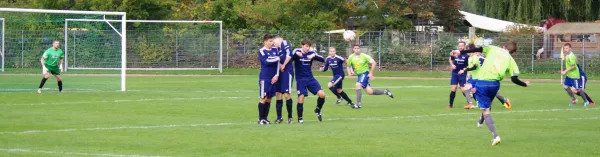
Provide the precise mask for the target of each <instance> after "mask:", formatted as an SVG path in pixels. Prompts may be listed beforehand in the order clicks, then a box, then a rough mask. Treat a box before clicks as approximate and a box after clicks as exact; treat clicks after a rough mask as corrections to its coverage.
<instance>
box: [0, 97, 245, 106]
mask: <svg viewBox="0 0 600 157" xmlns="http://www.w3.org/2000/svg"><path fill="white" fill-rule="evenodd" d="M248 98H254V97H204V98H202V97H201V98H157V99H135V100H101V101H80V102H55V103H35V104H0V106H35V105H70V104H92V103H123V102H143V101H178V100H179V101H181V100H211V99H248Z"/></svg>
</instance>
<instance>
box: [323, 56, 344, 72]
mask: <svg viewBox="0 0 600 157" xmlns="http://www.w3.org/2000/svg"><path fill="white" fill-rule="evenodd" d="M345 61H346V59H345V58H344V57H342V56H338V55H335V57H331V56H329V57H327V58H326V59H325V67H324V68H323V71H327V69H329V67H331V71H332V72H333V76H336V75H338V76H345V73H344V62H345Z"/></svg>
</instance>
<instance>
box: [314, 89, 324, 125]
mask: <svg viewBox="0 0 600 157" xmlns="http://www.w3.org/2000/svg"><path fill="white" fill-rule="evenodd" d="M317 95H318V96H319V98H317V107H316V108H315V114H316V115H317V119H319V121H323V117H322V116H321V110H322V109H323V104H325V92H324V91H323V90H319V91H318V92H317Z"/></svg>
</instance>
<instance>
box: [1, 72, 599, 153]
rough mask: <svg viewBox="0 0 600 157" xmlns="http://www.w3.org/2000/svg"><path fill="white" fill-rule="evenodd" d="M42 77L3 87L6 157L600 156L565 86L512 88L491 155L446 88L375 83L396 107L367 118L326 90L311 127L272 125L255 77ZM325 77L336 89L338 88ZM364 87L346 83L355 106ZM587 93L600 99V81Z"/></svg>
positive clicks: (367, 104)
mask: <svg viewBox="0 0 600 157" xmlns="http://www.w3.org/2000/svg"><path fill="white" fill-rule="evenodd" d="M40 78H41V77H40V76H38V75H35V76H33V75H4V76H2V77H0V85H1V86H2V87H0V90H1V91H2V93H0V98H1V99H2V103H1V104H0V110H1V111H0V113H1V114H0V118H1V119H2V121H1V122H0V155H1V156H11V157H14V156H27V157H31V156H138V157H141V156H502V157H505V156H573V157H579V156H600V151H598V149H597V144H598V141H600V135H598V131H599V130H600V125H599V124H600V123H599V120H600V116H599V113H600V110H599V108H598V107H596V106H590V107H587V108H585V107H583V105H582V100H581V98H580V97H578V98H579V104H577V105H576V106H573V107H569V106H568V103H569V98H568V96H567V95H566V94H565V91H564V90H563V89H562V87H561V85H560V84H559V82H558V81H547V80H546V81H545V82H536V81H535V80H532V84H531V87H529V88H522V87H518V86H516V85H514V84H512V83H511V82H509V81H505V82H503V84H502V87H501V90H500V92H501V93H502V94H503V95H504V96H506V97H508V98H510V100H511V102H512V103H513V108H512V110H511V111H508V110H506V109H504V108H503V107H502V105H501V104H500V103H499V102H498V101H497V100H495V101H494V104H493V107H494V109H493V112H492V115H493V117H494V120H495V122H496V127H497V130H498V133H499V134H500V136H501V137H502V143H501V144H500V145H498V146H491V139H492V136H491V133H490V132H489V131H488V129H487V128H486V127H485V126H483V127H481V128H477V125H476V121H477V119H478V118H479V115H480V111H479V110H478V109H472V110H465V109H462V106H463V105H465V99H464V97H463V96H461V94H457V98H456V101H455V102H456V103H455V106H456V107H455V108H453V109H447V108H446V105H448V94H449V88H450V86H449V85H448V83H449V81H448V80H445V79H444V80H424V79H382V78H380V79H376V80H373V81H372V82H371V83H372V85H373V87H375V88H389V89H390V90H391V91H392V92H393V93H394V95H395V97H396V98H395V99H391V98H389V97H387V96H370V95H365V94H363V108H362V109H351V108H350V107H348V106H346V105H345V103H342V104H340V105H336V104H335V100H336V99H335V96H333V94H331V92H330V91H328V90H326V91H325V92H326V94H327V98H326V103H325V106H324V108H323V118H324V120H323V122H318V121H316V116H314V114H313V112H312V110H313V109H314V106H316V96H313V95H311V96H309V97H308V98H307V99H306V102H305V103H304V104H305V113H304V117H305V118H304V119H305V123H304V124H297V123H295V122H294V123H293V124H271V125H266V126H262V125H258V124H256V120H257V116H258V115H257V114H258V112H257V103H258V100H259V99H258V92H257V90H258V83H257V76H130V77H127V81H128V84H127V88H128V90H129V91H127V92H120V91H118V90H119V87H120V85H119V80H120V78H119V77H118V76H68V75H67V76H64V88H65V89H64V90H65V91H64V93H58V92H57V90H56V88H57V87H56V80H55V79H54V78H51V79H49V80H48V82H47V83H46V85H45V87H46V88H51V89H47V90H44V92H43V93H42V94H37V93H35V90H36V89H37V86H38V84H39V81H40ZM318 79H319V81H320V83H321V85H322V86H323V87H326V85H327V82H328V81H329V79H330V78H329V77H319V78H318ZM522 79H524V80H527V77H526V76H524V77H523V78H522ZM507 80H508V79H507ZM354 82H355V78H347V79H346V80H344V87H345V88H346V92H347V93H348V94H349V95H350V97H351V98H352V99H353V100H355V92H354V90H353V89H351V88H352V86H353V84H354ZM587 86H588V87H587V92H588V93H589V94H590V95H591V96H592V98H596V97H593V96H597V95H600V90H598V89H599V88H600V85H599V84H598V83H595V82H589V83H588V85H587ZM294 88H295V85H294ZM293 93H295V91H294V92H293ZM294 95H295V94H294ZM599 99H600V98H599ZM293 100H294V106H296V105H295V104H296V102H297V98H296V97H295V96H294V98H293ZM284 108H285V105H284ZM295 110H296V109H295V107H294V120H296V118H297V117H296V113H295ZM285 115H286V113H285V109H284V117H285ZM275 116H276V114H275V103H274V102H273V103H272V105H271V110H270V115H269V120H271V121H273V122H274V121H275Z"/></svg>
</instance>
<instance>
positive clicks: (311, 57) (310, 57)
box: [306, 54, 316, 60]
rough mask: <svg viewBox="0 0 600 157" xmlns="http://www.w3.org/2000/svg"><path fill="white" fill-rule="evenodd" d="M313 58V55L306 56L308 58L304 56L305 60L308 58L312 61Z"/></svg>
mask: <svg viewBox="0 0 600 157" xmlns="http://www.w3.org/2000/svg"><path fill="white" fill-rule="evenodd" d="M315 56H316V55H315V54H312V55H308V56H306V58H308V59H309V60H311V59H313V58H314V57H315Z"/></svg>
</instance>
